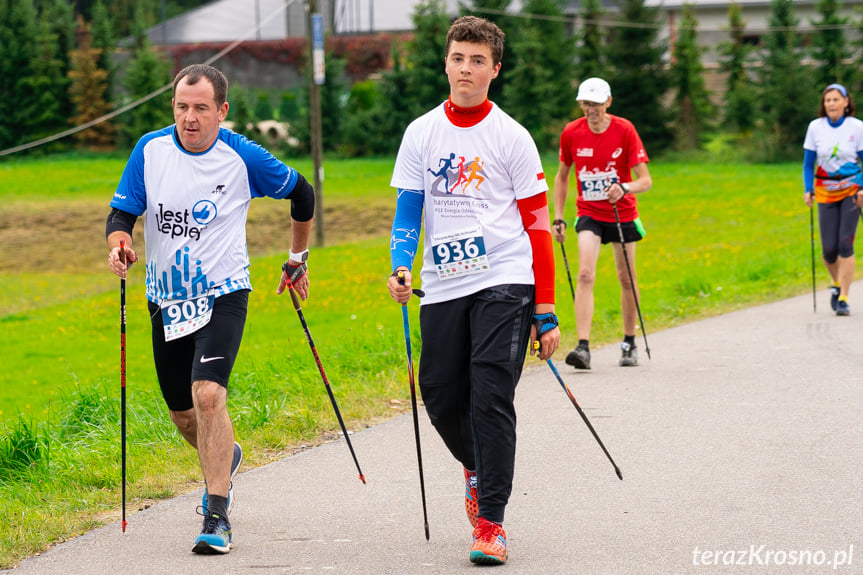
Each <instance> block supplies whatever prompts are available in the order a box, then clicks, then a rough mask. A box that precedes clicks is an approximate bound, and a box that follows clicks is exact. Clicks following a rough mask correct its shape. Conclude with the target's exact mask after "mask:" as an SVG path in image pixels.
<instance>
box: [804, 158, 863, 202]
mask: <svg viewBox="0 0 863 575" xmlns="http://www.w3.org/2000/svg"><path fill="white" fill-rule="evenodd" d="M858 155H860V157H861V158H863V151H861V152H858ZM803 189H804V190H805V191H806V193H807V194H809V193H811V192H812V191H813V190H814V189H815V151H814V150H803Z"/></svg>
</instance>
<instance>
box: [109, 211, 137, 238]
mask: <svg viewBox="0 0 863 575" xmlns="http://www.w3.org/2000/svg"><path fill="white" fill-rule="evenodd" d="M137 220H138V216H136V215H133V214H130V213H129V212H124V211H123V210H118V209H117V208H111V213H110V214H108V221H107V222H106V223H105V237H106V238H107V237H108V236H110V235H111V233H112V232H126V233H127V234H129V235H130V236H131V235H132V230H133V229H134V228H135V222H136V221H137Z"/></svg>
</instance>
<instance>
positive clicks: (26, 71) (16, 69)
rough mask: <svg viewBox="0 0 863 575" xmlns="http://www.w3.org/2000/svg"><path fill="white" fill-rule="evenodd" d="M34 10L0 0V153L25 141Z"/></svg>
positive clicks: (30, 99) (30, 97)
mask: <svg viewBox="0 0 863 575" xmlns="http://www.w3.org/2000/svg"><path fill="white" fill-rule="evenodd" d="M36 36H37V26H36V10H35V8H34V7H33V4H32V2H20V1H17V0H0V54H2V55H3V57H2V58H0V118H2V121H0V149H5V148H9V147H12V146H15V145H17V144H20V143H22V142H24V141H26V140H29V139H30V138H29V136H28V134H29V132H30V130H29V125H30V121H31V120H30V118H29V117H28V112H29V110H27V109H26V108H27V107H28V102H33V101H34V94H33V81H32V80H27V78H29V77H30V76H31V75H32V73H33V72H32V67H31V66H32V62H33V60H34V58H35V57H36V52H35V49H36V46H35V45H34V43H33V38H35V37H36Z"/></svg>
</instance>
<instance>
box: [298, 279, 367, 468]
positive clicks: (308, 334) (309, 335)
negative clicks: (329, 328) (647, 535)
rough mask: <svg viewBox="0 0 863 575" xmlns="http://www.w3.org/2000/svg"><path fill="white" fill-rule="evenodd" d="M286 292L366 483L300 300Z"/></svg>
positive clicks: (349, 447)
mask: <svg viewBox="0 0 863 575" xmlns="http://www.w3.org/2000/svg"><path fill="white" fill-rule="evenodd" d="M288 291H290V292H291V301H292V302H294V309H296V310H297V315H298V316H300V323H301V324H302V325H303V330H304V331H305V332H306V339H308V340H309V346H310V347H311V348H312V355H314V356H315V362H317V364H318V371H320V372H321V378H322V379H323V380H324V387H326V388H327V393H328V394H329V395H330V402H331V403H332V404H333V410H335V412H336V418H337V419H338V420H339V425H341V426H342V433H344V435H345V441H346V442H347V443H348V449H350V450H351V456H352V457H353V458H354V463H355V464H356V466H357V471H358V472H359V474H360V481H362V482H363V483H365V482H366V476H365V475H363V470H362V469H360V462H359V461H357V454H356V453H354V446H353V445H351V437H350V435H348V430H347V428H346V427H345V422H344V420H343V419H342V414H341V412H340V411H339V406H338V404H337V403H336V396H335V395H333V390H332V389H331V388H330V381H329V380H328V379H327V374H326V372H325V371H324V366H323V364H321V358H320V357H318V349H317V348H316V347H315V342H314V340H313V339H312V332H310V331H309V326H308V324H306V318H305V316H303V308H302V307H301V306H300V298H299V297H298V296H297V293H296V291H294V286H293V285H289V286H288Z"/></svg>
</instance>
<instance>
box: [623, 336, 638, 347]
mask: <svg viewBox="0 0 863 575" xmlns="http://www.w3.org/2000/svg"><path fill="white" fill-rule="evenodd" d="M623 343H628V344H629V345H631V346H632V347H635V336H634V335H624V336H623Z"/></svg>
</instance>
